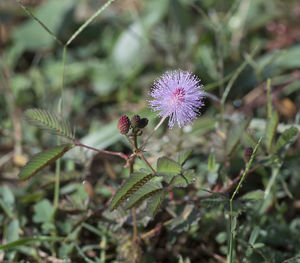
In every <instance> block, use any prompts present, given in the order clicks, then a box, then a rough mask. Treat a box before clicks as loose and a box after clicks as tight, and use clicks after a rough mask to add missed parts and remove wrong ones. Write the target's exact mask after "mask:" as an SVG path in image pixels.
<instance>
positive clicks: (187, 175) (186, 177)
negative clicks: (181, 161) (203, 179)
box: [172, 169, 196, 187]
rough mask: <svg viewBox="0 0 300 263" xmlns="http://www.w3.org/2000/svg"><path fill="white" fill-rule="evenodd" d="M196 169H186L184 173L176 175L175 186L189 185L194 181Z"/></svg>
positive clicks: (173, 183)
mask: <svg viewBox="0 0 300 263" xmlns="http://www.w3.org/2000/svg"><path fill="white" fill-rule="evenodd" d="M195 176H196V175H195V171H194V170H191V169H189V170H185V171H184V172H183V173H182V174H179V175H176V177H175V178H174V179H173V181H172V186H174V187H187V186H188V185H189V184H190V183H191V182H192V181H194V180H195Z"/></svg>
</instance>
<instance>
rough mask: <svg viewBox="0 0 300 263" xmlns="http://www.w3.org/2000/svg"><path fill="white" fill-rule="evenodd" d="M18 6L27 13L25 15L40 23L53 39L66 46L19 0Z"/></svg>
mask: <svg viewBox="0 0 300 263" xmlns="http://www.w3.org/2000/svg"><path fill="white" fill-rule="evenodd" d="M17 2H18V4H19V5H20V6H21V8H22V9H23V10H24V11H25V13H26V14H27V15H28V16H30V17H32V18H33V19H34V20H35V21H36V22H38V23H39V24H40V25H41V27H42V28H44V29H45V30H46V31H47V32H48V33H49V34H50V35H51V36H52V38H53V39H54V40H55V41H56V42H57V43H58V44H59V45H61V46H63V45H64V44H63V43H62V42H61V41H60V40H59V39H58V38H57V36H56V35H55V34H54V33H53V32H52V31H51V30H50V29H49V28H48V27H47V26H46V25H45V24H44V23H43V22H42V21H41V20H40V19H38V18H37V17H36V16H35V15H34V14H33V13H31V11H30V10H29V9H28V8H27V7H26V6H24V5H22V3H21V2H20V1H19V0H18V1H17Z"/></svg>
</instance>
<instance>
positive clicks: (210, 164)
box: [207, 151, 216, 173]
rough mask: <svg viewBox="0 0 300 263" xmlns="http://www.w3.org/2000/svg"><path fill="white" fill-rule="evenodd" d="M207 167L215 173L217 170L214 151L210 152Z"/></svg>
mask: <svg viewBox="0 0 300 263" xmlns="http://www.w3.org/2000/svg"><path fill="white" fill-rule="evenodd" d="M207 168H208V171H210V172H211V173H214V172H215V170H216V160H215V153H214V152H213V151H211V152H210V154H209V157H208V165H207Z"/></svg>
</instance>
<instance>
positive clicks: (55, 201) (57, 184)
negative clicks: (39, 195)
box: [53, 46, 67, 217]
mask: <svg viewBox="0 0 300 263" xmlns="http://www.w3.org/2000/svg"><path fill="white" fill-rule="evenodd" d="M66 53H67V47H66V46H64V49H63V57H62V76H61V94H60V102H59V103H58V115H59V116H60V117H62V107H63V91H64V85H65V66H66ZM60 142H61V138H60V136H58V137H57V144H58V145H59V144H60ZM60 170H61V160H60V158H59V159H58V160H57V161H56V166H55V185H54V199H53V206H54V211H55V212H54V215H53V216H54V217H55V214H56V210H57V208H58V203H59V192H60Z"/></svg>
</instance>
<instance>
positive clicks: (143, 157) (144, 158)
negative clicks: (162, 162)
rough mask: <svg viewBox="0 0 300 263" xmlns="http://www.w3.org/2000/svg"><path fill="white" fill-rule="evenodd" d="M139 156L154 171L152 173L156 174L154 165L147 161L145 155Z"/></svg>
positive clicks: (140, 154)
mask: <svg viewBox="0 0 300 263" xmlns="http://www.w3.org/2000/svg"><path fill="white" fill-rule="evenodd" d="M138 156H139V157H141V158H142V159H143V160H144V162H145V163H146V164H147V165H148V167H149V168H150V169H151V170H152V172H153V173H154V174H156V171H155V170H154V169H153V167H152V165H151V164H150V163H149V162H148V160H147V159H146V157H145V156H144V154H143V153H142V152H140V153H139V154H138Z"/></svg>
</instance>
